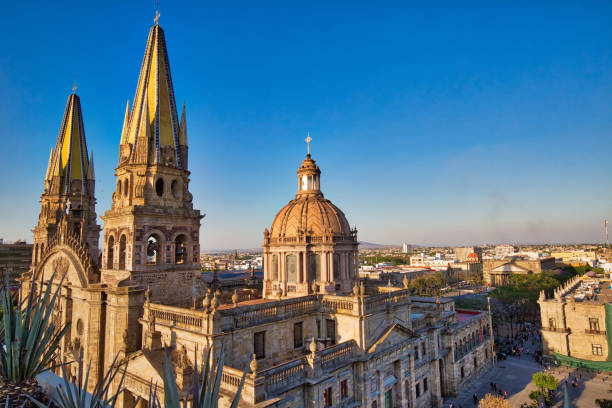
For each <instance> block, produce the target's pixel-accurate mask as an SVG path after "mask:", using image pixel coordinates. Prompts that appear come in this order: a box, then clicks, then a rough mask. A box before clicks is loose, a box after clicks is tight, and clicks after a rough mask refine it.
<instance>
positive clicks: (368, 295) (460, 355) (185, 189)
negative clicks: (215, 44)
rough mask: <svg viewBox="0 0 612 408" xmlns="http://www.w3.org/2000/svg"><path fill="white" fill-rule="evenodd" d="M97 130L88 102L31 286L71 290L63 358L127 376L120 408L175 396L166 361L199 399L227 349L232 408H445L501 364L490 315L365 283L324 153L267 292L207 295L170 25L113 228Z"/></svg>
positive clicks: (128, 134)
mask: <svg viewBox="0 0 612 408" xmlns="http://www.w3.org/2000/svg"><path fill="white" fill-rule="evenodd" d="M83 123H84V121H83V117H82V113H81V100H80V98H79V96H78V95H77V94H76V91H75V92H73V93H72V94H71V95H70V96H69V97H68V102H67V104H66V109H65V112H64V116H63V118H62V122H61V127H60V132H59V136H58V138H57V142H56V144H55V146H54V147H53V148H52V150H51V155H50V157H49V164H48V167H47V171H46V174H45V180H44V191H43V193H42V196H41V207H40V215H39V219H38V223H37V225H36V226H35V227H34V229H33V233H34V250H33V255H32V267H31V269H30V271H29V272H28V273H26V274H25V275H24V277H23V278H22V287H23V290H24V293H25V294H27V293H29V291H31V290H41V289H44V287H46V286H48V285H49V284H51V285H53V286H56V285H61V290H60V299H59V301H58V302H57V304H56V306H55V309H54V311H53V319H54V323H55V324H56V327H59V326H62V325H65V324H67V323H71V324H70V327H69V330H68V332H67V334H66V335H65V336H64V338H63V339H62V341H61V344H60V353H61V356H62V358H63V360H64V361H74V359H75V358H77V357H78V356H79V355H82V356H83V359H84V362H85V364H86V365H87V364H91V370H92V372H91V375H90V377H89V383H88V387H89V388H90V389H92V388H93V387H94V385H95V384H96V382H98V381H100V380H101V379H102V377H103V375H104V373H105V372H106V371H107V370H108V369H109V368H110V367H111V366H112V365H113V364H124V365H125V367H127V371H126V376H125V382H124V384H123V385H124V387H125V390H124V391H123V392H122V394H121V398H120V400H119V403H118V406H119V407H131V406H133V405H134V402H135V401H136V399H137V398H138V397H140V398H141V399H140V401H139V402H138V404H137V405H138V406H146V403H147V401H146V400H147V399H148V398H149V387H150V384H152V383H153V384H158V385H161V384H163V380H162V377H161V372H162V367H163V365H164V364H165V350H169V351H170V355H171V360H172V364H173V368H174V371H175V373H176V377H177V382H178V386H179V390H180V392H181V393H182V395H183V397H184V398H185V399H188V398H189V395H190V394H189V393H190V386H191V384H192V378H193V375H194V367H196V364H195V360H196V356H198V359H199V360H200V361H201V357H202V353H203V351H204V350H207V349H208V348H212V350H213V358H215V359H218V358H219V355H220V353H221V352H222V350H223V353H224V355H225V367H224V369H223V373H222V379H221V397H220V401H219V405H220V406H221V407H226V406H229V404H230V402H231V400H232V399H233V397H234V395H235V393H236V390H237V388H238V385H239V383H240V380H241V378H242V376H243V373H245V372H246V373H247V374H246V379H245V384H244V388H243V391H242V394H241V396H240V406H241V407H296V408H299V407H371V408H379V407H440V406H441V405H442V401H443V398H444V397H446V396H454V395H456V394H457V393H458V392H459V391H460V390H461V389H462V388H463V387H465V386H466V384H467V383H468V382H469V381H470V380H471V379H472V378H474V377H475V376H476V375H478V374H479V373H480V372H481V371H483V370H486V369H487V367H489V366H490V365H491V364H492V362H493V358H494V356H493V354H492V340H491V325H490V317H489V315H488V313H486V312H476V311H469V310H455V304H454V302H453V300H452V299H450V298H428V297H415V296H411V295H410V290H409V289H408V280H407V279H406V278H404V281H403V285H401V286H400V287H396V286H392V285H391V284H390V283H389V284H386V283H380V284H377V283H375V282H374V283H373V281H363V280H360V279H359V276H358V272H357V270H358V246H359V242H358V240H357V229H356V228H351V227H350V224H349V222H348V221H347V218H346V216H345V214H344V213H343V212H342V211H341V210H340V209H339V208H338V207H336V206H335V205H334V204H332V203H331V202H330V201H329V200H328V199H326V198H325V197H324V195H323V192H322V190H321V170H320V168H319V166H318V165H317V163H316V162H315V160H314V159H313V158H312V157H311V155H310V153H309V154H307V155H306V158H305V159H304V160H303V161H302V163H301V165H300V166H299V168H298V171H297V192H296V194H295V197H294V198H293V199H291V200H290V201H289V203H288V204H287V205H285V206H284V207H283V208H282V209H281V210H280V211H279V212H278V213H277V215H276V217H275V218H274V220H273V221H272V224H271V226H270V227H269V228H266V229H265V230H264V232H263V245H262V246H263V256H264V277H263V282H262V281H261V279H257V278H255V277H254V276H253V279H252V280H253V282H251V283H245V284H244V285H238V286H233V287H226V286H223V285H222V284H220V283H219V281H218V280H216V279H215V280H213V281H212V282H205V281H204V280H203V278H202V272H201V265H200V259H199V258H200V247H199V239H200V223H201V221H202V219H203V215H202V214H201V213H200V211H199V210H197V209H194V208H193V203H192V201H193V197H192V195H191V193H190V192H189V181H190V180H189V176H190V172H189V171H188V168H189V166H188V165H189V160H188V157H189V154H188V153H189V149H188V142H187V125H186V114H185V106H184V105H183V107H182V112H181V115H180V117H179V115H178V110H177V106H176V102H175V97H174V90H173V85H172V76H171V75H170V61H169V59H168V53H167V49H166V41H165V37H164V31H163V30H162V28H161V27H160V26H159V24H158V23H157V19H156V22H155V25H153V26H152V27H151V29H150V31H149V37H148V40H147V44H146V49H145V53H144V58H143V62H142V66H141V69H140V74H139V77H138V84H137V87H136V93H135V96H134V99H133V101H132V102H131V104H130V103H129V101H128V105H127V107H126V111H125V118H124V121H123V130H122V132H121V135H120V137H119V138H118V139H119V155H118V163H117V166H116V169H115V179H116V186H115V190H114V192H113V194H112V206H111V208H110V209H109V210H107V211H106V212H105V213H104V216H102V217H101V218H102V220H103V221H104V224H103V226H102V227H100V226H99V225H98V224H97V221H96V220H97V215H96V210H95V204H96V198H95V174H94V160H93V155H90V153H89V152H88V148H87V141H86V138H85V128H84V126H83ZM118 136H119V135H118ZM289 170H290V169H288V170H287V171H289ZM100 235H102V236H101V237H100ZM100 238H102V239H100ZM99 243H101V248H99ZM54 274H55V279H53V280H52V279H51V278H52V276H53V275H54ZM32 282H35V283H32ZM71 369H72V370H76V368H75V367H72V368H71ZM58 373H59V372H58ZM73 373H74V371H73ZM115 386H117V384H115ZM161 393H163V391H161ZM159 398H160V400H163V399H162V398H163V395H159Z"/></svg>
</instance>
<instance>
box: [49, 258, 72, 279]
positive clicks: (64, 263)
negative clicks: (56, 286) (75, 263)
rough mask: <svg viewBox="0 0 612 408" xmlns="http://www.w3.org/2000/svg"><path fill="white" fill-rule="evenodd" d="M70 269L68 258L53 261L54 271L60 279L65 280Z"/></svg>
mask: <svg viewBox="0 0 612 408" xmlns="http://www.w3.org/2000/svg"><path fill="white" fill-rule="evenodd" d="M69 267H70V263H69V262H68V260H67V259H66V258H62V257H60V258H56V259H55V260H54V261H53V271H54V272H55V274H56V275H57V278H58V279H61V278H63V277H64V276H66V273H68V268H69Z"/></svg>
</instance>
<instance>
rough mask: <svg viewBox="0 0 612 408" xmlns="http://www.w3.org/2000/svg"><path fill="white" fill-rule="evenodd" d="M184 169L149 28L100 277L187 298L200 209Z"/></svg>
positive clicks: (157, 45)
mask: <svg viewBox="0 0 612 408" xmlns="http://www.w3.org/2000/svg"><path fill="white" fill-rule="evenodd" d="M189 174H190V173H189V171H188V170H187V126H186V119H185V105H183V109H182V115H181V119H180V121H179V118H178V115H177V109H176V103H175V98H174V89H173V87H172V77H171V75H170V64H169V62H168V53H167V49H166V41H165V38H164V31H163V30H162V28H161V27H160V26H159V25H158V24H157V21H156V24H155V25H154V26H153V27H151V30H150V31H149V38H148V41H147V46H146V49H145V54H144V59H143V62H142V67H141V69H140V76H139V78H138V85H137V88H136V94H135V96H134V100H133V104H132V107H131V109H130V104H129V101H128V104H127V106H126V110H125V117H124V121H123V130H122V132H121V140H120V143H119V163H118V165H117V167H116V170H115V176H116V189H115V192H114V193H113V200H112V207H111V209H110V210H109V211H107V212H106V213H105V214H104V217H103V219H104V251H103V254H102V280H103V281H104V282H105V283H107V284H109V285H110V286H111V287H112V286H114V285H116V286H126V285H135V284H140V285H141V286H142V287H150V290H151V298H152V299H153V300H166V301H177V300H184V299H188V298H190V297H191V296H192V286H193V278H194V277H195V276H196V275H197V274H198V273H199V272H200V246H199V231H200V220H201V219H202V218H203V216H201V215H200V211H198V210H194V208H193V204H192V198H193V197H192V195H191V193H190V192H189Z"/></svg>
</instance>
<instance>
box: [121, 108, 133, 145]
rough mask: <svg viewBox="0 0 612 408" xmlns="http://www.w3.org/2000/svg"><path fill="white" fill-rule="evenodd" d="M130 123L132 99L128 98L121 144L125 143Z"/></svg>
mask: <svg viewBox="0 0 612 408" xmlns="http://www.w3.org/2000/svg"><path fill="white" fill-rule="evenodd" d="M129 124H130V100H129V99H128V100H127V103H126V105H125V115H124V117H123V128H122V129H121V141H120V142H119V144H125V139H126V137H127V132H128V125H129Z"/></svg>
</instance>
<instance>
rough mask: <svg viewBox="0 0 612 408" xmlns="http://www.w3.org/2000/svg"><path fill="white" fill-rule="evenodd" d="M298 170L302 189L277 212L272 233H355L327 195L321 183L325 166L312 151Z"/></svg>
mask: <svg viewBox="0 0 612 408" xmlns="http://www.w3.org/2000/svg"><path fill="white" fill-rule="evenodd" d="M297 173H298V192H297V194H296V196H295V199H293V200H291V201H289V203H288V204H287V205H285V206H284V207H283V208H282V209H281V210H280V211H279V212H278V213H277V214H276V217H275V218H274V222H272V227H271V228H270V237H271V238H281V237H283V238H288V237H299V236H305V235H307V236H319V237H322V236H331V237H339V236H342V237H347V238H348V237H352V231H351V228H350V225H349V223H348V221H347V219H346V216H345V215H344V213H343V212H342V211H341V210H340V209H339V208H338V207H336V206H335V205H334V204H332V202H331V201H329V200H327V199H326V198H325V197H324V196H323V193H322V192H321V190H320V185H319V179H320V174H321V170H320V169H319V166H317V164H316V163H315V161H314V160H313V159H312V158H311V157H310V154H308V155H307V156H306V158H305V159H304V161H303V162H302V165H301V166H300V168H299V170H298V172H297Z"/></svg>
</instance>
